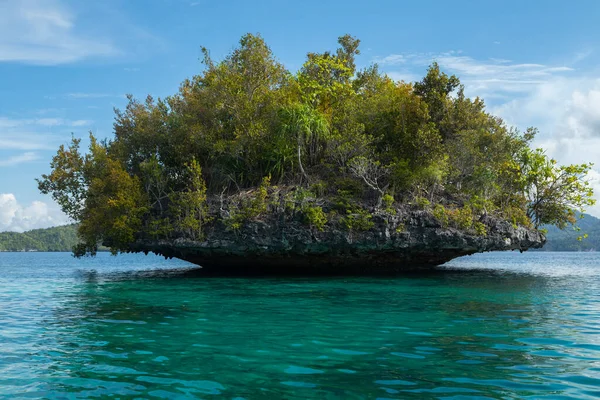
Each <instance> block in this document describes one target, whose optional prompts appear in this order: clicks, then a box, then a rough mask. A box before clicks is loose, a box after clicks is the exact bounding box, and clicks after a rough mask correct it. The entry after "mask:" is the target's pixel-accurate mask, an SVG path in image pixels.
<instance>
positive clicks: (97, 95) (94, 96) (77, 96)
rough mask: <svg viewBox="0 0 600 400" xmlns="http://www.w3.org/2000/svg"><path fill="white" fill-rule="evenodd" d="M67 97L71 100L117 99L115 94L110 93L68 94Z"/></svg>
mask: <svg viewBox="0 0 600 400" xmlns="http://www.w3.org/2000/svg"><path fill="white" fill-rule="evenodd" d="M65 97H68V98H70V99H100V98H103V97H115V95H113V94H108V93H81V92H77V93H67V94H66V95H65Z"/></svg>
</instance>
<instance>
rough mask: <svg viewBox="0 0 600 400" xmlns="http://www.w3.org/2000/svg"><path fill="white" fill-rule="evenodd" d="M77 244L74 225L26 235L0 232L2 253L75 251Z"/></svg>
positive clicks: (30, 232)
mask: <svg viewBox="0 0 600 400" xmlns="http://www.w3.org/2000/svg"><path fill="white" fill-rule="evenodd" d="M77 242H78V239H77V226H76V225H74V224H71V225H64V226H56V227H53V228H47V229H34V230H31V231H27V232H24V233H17V232H0V251H73V247H74V246H75V245H76V244H77Z"/></svg>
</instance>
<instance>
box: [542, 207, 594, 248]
mask: <svg viewBox="0 0 600 400" xmlns="http://www.w3.org/2000/svg"><path fill="white" fill-rule="evenodd" d="M577 225H578V226H579V227H580V228H581V230H579V231H576V230H573V229H572V228H566V229H565V230H564V231H561V230H560V229H558V228H556V227H553V226H551V227H546V229H548V235H547V237H548V242H547V243H546V245H545V246H544V248H543V249H542V251H590V250H591V251H600V219H598V218H596V217H593V216H591V215H588V214H584V218H583V219H581V220H580V221H579V222H578V223H577ZM584 234H587V235H588V238H587V239H583V240H581V241H579V240H577V238H578V237H580V236H583V235H584Z"/></svg>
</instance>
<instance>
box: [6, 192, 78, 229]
mask: <svg viewBox="0 0 600 400" xmlns="http://www.w3.org/2000/svg"><path fill="white" fill-rule="evenodd" d="M68 222H69V219H68V218H67V216H66V215H64V214H63V213H62V212H61V211H60V210H59V209H58V207H56V206H54V205H48V204H46V203H44V202H41V201H34V202H32V203H31V204H29V205H23V204H20V203H19V202H18V201H17V198H16V197H15V195H14V194H12V193H3V194H0V232H2V231H14V232H23V231H27V230H30V229H38V228H48V227H50V226H56V225H63V224H66V223H68Z"/></svg>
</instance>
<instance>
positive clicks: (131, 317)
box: [0, 253, 600, 399]
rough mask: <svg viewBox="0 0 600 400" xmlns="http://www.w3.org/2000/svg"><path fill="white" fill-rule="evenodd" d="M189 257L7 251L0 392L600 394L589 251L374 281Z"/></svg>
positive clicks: (0, 279)
mask: <svg viewBox="0 0 600 400" xmlns="http://www.w3.org/2000/svg"><path fill="white" fill-rule="evenodd" d="M189 267H190V266H189V265H188V264H185V263H183V262H179V261H173V260H171V261H165V260H162V259H160V258H157V257H145V256H138V255H135V256H134V255H127V256H119V257H110V256H109V255H107V254H101V255H100V256H99V257H98V258H96V259H86V260H76V259H73V258H72V257H71V256H70V255H69V254H60V253H58V254H49V253H0V398H11V399H13V398H56V399H58V398H61V399H70V398H84V397H97V398H100V397H106V396H108V395H113V396H114V398H164V399H171V398H207V399H208V398H224V399H242V398H243V399H280V398H282V399H283V398H285V399H310V398H315V399H404V398H415V399H427V398H439V399H484V398H493V399H500V398H502V399H512V398H535V399H542V398H548V399H567V398H578V399H586V398H587V399H592V398H598V397H600V256H598V255H597V254H594V253H572V254H567V253H526V254H518V253H502V254H488V255H478V256H473V257H468V258H465V259H461V260H456V261H454V262H452V263H451V264H450V266H449V267H448V268H447V269H444V270H442V271H440V272H437V273H434V274H431V275H415V274H412V275H406V276H399V277H376V278H367V277H362V278H357V277H352V278H262V279H260V278H259V279H247V278H190V277H188V275H187V274H186V271H187V268H189Z"/></svg>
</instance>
